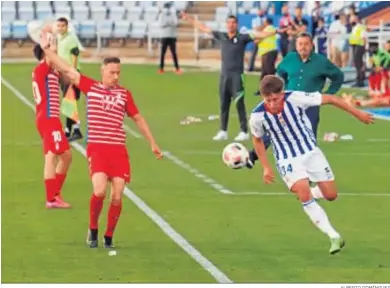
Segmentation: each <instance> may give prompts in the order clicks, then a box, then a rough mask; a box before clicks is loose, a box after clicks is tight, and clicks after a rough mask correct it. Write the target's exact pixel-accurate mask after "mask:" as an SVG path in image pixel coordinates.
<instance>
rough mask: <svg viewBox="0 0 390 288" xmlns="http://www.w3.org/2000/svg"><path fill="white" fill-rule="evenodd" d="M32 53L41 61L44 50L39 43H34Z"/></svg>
mask: <svg viewBox="0 0 390 288" xmlns="http://www.w3.org/2000/svg"><path fill="white" fill-rule="evenodd" d="M33 54H34V57H35V58H36V59H37V60H39V61H41V60H42V59H43V57H45V52H43V49H42V47H41V46H40V45H39V44H36V45H35V46H34V48H33Z"/></svg>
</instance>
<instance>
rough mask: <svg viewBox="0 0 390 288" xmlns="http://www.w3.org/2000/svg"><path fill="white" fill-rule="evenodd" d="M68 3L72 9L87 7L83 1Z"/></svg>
mask: <svg viewBox="0 0 390 288" xmlns="http://www.w3.org/2000/svg"><path fill="white" fill-rule="evenodd" d="M69 3H70V5H71V6H72V7H73V9H74V8H75V7H84V6H86V5H87V3H86V2H85V1H70V2H69Z"/></svg>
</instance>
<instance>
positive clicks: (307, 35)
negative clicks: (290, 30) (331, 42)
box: [297, 32, 313, 41]
mask: <svg viewBox="0 0 390 288" xmlns="http://www.w3.org/2000/svg"><path fill="white" fill-rule="evenodd" d="M299 38H309V39H310V40H311V41H313V37H312V36H311V34H310V33H308V32H301V33H299V34H298V36H297V40H298V39H299Z"/></svg>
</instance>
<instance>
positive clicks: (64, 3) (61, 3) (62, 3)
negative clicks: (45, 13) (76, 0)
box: [53, 1, 70, 11]
mask: <svg viewBox="0 0 390 288" xmlns="http://www.w3.org/2000/svg"><path fill="white" fill-rule="evenodd" d="M64 7H68V8H69V7H70V6H69V2H68V1H53V8H54V11H57V9H62V8H64Z"/></svg>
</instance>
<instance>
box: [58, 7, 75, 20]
mask: <svg viewBox="0 0 390 288" xmlns="http://www.w3.org/2000/svg"><path fill="white" fill-rule="evenodd" d="M54 12H55V16H56V18H59V17H66V18H68V19H71V15H72V11H71V10H70V7H69V6H62V7H57V8H56V9H55V10H54Z"/></svg>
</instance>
